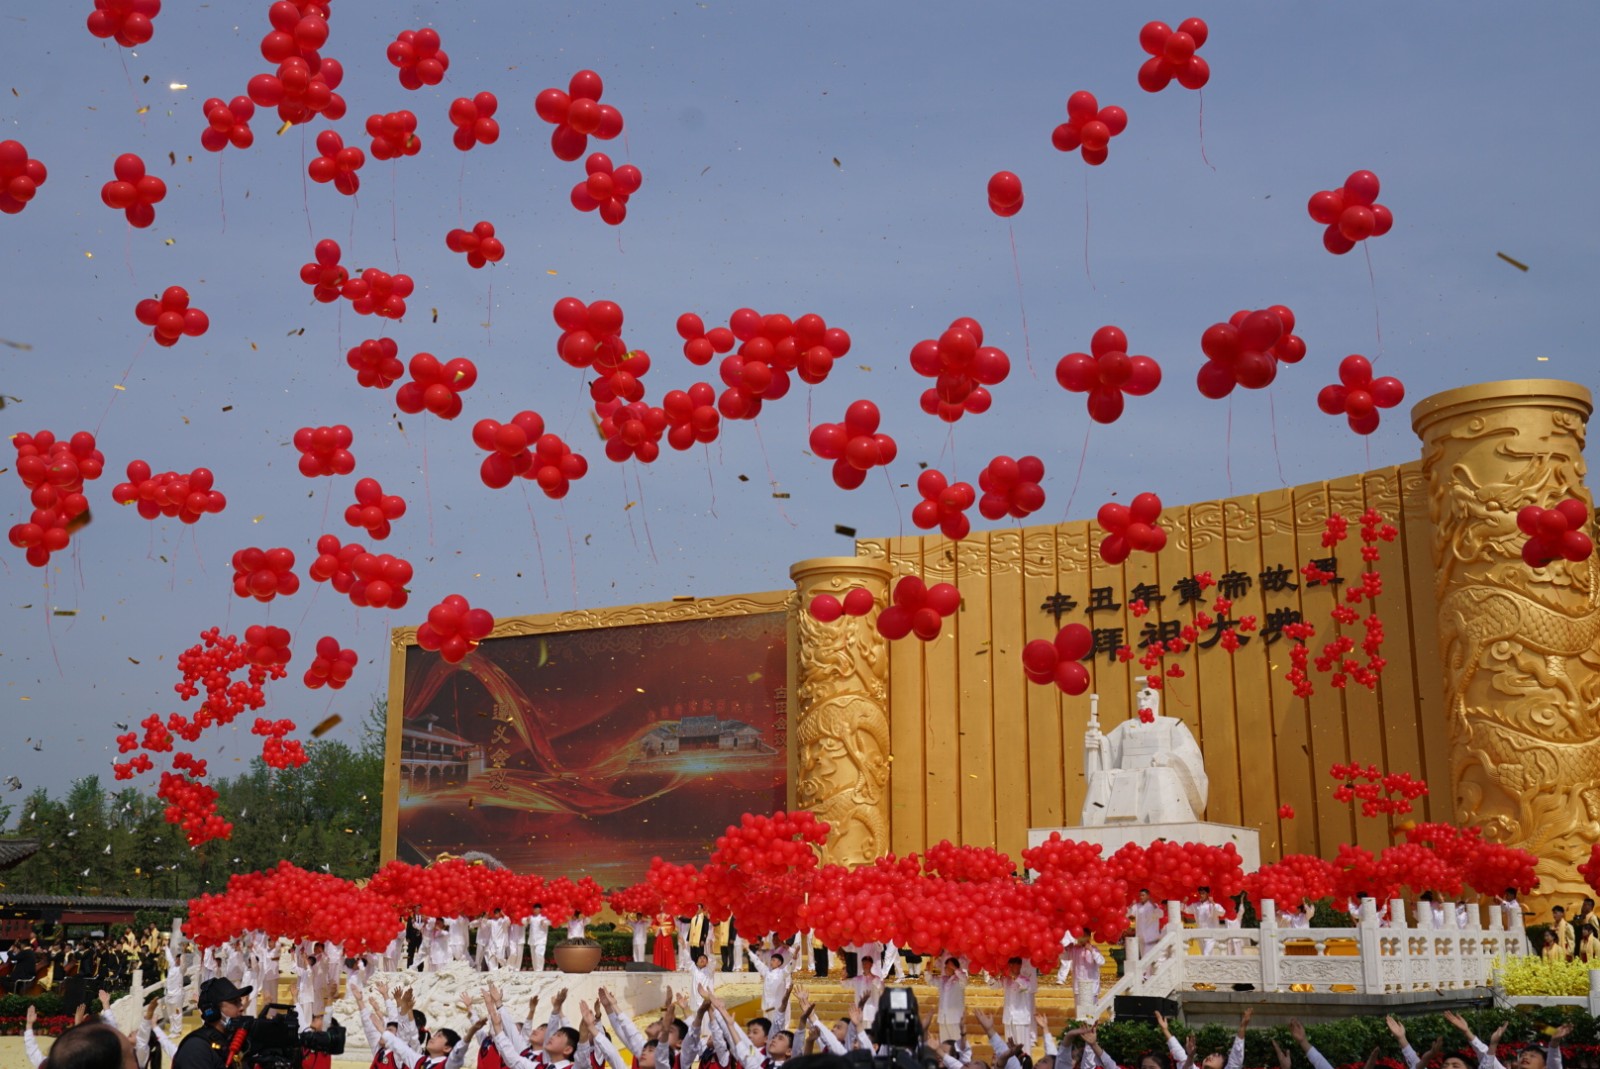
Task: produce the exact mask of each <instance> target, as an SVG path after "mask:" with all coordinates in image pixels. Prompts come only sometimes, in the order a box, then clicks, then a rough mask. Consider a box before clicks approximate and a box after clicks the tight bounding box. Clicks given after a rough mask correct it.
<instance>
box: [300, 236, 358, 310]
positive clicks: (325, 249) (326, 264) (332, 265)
mask: <svg viewBox="0 0 1600 1069" xmlns="http://www.w3.org/2000/svg"><path fill="white" fill-rule="evenodd" d="M314 255H315V256H316V259H315V260H314V261H313V262H311V263H308V264H301V265H300V281H301V282H304V283H305V284H306V285H308V286H310V287H311V295H312V296H313V297H315V298H316V299H317V300H318V301H320V302H321V303H323V304H332V303H333V302H334V301H337V300H338V299H339V298H340V297H342V296H344V287H345V284H346V283H348V282H349V281H350V272H349V271H347V270H345V269H344V268H343V267H342V266H340V264H339V257H340V256H341V255H342V253H341V252H340V249H339V243H338V242H337V241H334V240H333V239H332V238H323V239H322V240H321V241H319V242H317V247H316V250H315V252H314Z"/></svg>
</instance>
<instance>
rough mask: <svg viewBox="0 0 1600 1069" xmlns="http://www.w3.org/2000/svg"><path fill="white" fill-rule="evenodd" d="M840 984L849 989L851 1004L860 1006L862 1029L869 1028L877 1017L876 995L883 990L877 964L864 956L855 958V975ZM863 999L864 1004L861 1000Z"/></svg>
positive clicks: (845, 978) (881, 977)
mask: <svg viewBox="0 0 1600 1069" xmlns="http://www.w3.org/2000/svg"><path fill="white" fill-rule="evenodd" d="M840 983H842V984H843V985H844V986H845V987H846V988H848V989H849V991H850V994H851V1000H850V1001H851V1004H852V1005H860V1006H861V1020H862V1027H863V1028H871V1027H872V1022H873V1021H874V1020H876V1019H877V1017H878V993H879V992H880V991H882V990H883V974H882V973H881V972H879V971H878V963H877V962H875V961H873V960H872V958H871V957H869V956H868V955H865V954H859V955H857V956H856V974H855V975H854V976H846V977H844V978H843V979H842V980H841V981H840ZM863 999H865V1000H866V1001H865V1004H862V1000H863Z"/></svg>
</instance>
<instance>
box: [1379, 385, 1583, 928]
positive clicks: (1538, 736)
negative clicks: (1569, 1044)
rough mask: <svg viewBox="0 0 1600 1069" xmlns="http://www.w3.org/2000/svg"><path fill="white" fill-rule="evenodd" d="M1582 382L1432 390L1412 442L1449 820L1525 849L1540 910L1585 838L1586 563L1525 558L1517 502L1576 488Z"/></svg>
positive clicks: (1563, 890)
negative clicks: (1434, 624) (1430, 587)
mask: <svg viewBox="0 0 1600 1069" xmlns="http://www.w3.org/2000/svg"><path fill="white" fill-rule="evenodd" d="M1592 410H1593V403H1592V400H1591V398H1590V396H1589V391H1588V390H1586V389H1584V388H1583V387H1582V386H1579V385H1576V384H1574V383H1570V382H1559V381H1555V380H1549V379H1531V380H1519V381H1513V382H1491V383H1484V384H1481V385H1476V386H1467V387H1462V388H1461V389H1456V390H1449V391H1446V392H1445V393H1440V394H1435V395H1434V396H1432V397H1429V398H1427V399H1426V400H1424V401H1422V402H1421V403H1419V404H1418V405H1417V406H1416V407H1415V408H1414V409H1413V410H1412V413H1411V422H1412V426H1413V428H1414V429H1415V430H1416V432H1417V434H1418V435H1419V436H1420V437H1421V438H1422V442H1423V450H1422V467H1423V471H1424V472H1425V473H1426V476H1427V479H1428V505H1429V516H1430V519H1431V520H1432V523H1433V563H1434V603H1435V608H1436V612H1437V614H1438V621H1439V654H1440V658H1441V660H1442V661H1443V664H1442V669H1443V679H1444V694H1445V701H1446V709H1445V711H1446V718H1447V722H1448V724H1449V731H1450V755H1451V765H1450V773H1451V774H1450V781H1451V785H1452V787H1453V789H1454V794H1455V799H1454V801H1455V817H1456V820H1457V822H1459V823H1462V824H1469V825H1476V826H1478V827H1481V828H1482V829H1483V831H1484V836H1485V838H1486V839H1490V840H1493V841H1497V842H1503V843H1506V844H1508V845H1512V846H1519V847H1522V848H1524V849H1526V850H1529V851H1531V852H1532V853H1533V854H1534V855H1535V856H1537V857H1538V858H1539V876H1540V886H1539V890H1538V894H1537V895H1536V896H1535V898H1534V899H1533V900H1531V901H1530V905H1533V906H1534V907H1535V908H1539V909H1540V910H1541V911H1543V909H1546V908H1548V906H1549V905H1550V904H1552V903H1553V902H1556V901H1561V902H1565V903H1567V904H1568V905H1569V906H1570V904H1571V901H1572V899H1573V898H1574V897H1575V896H1577V895H1580V894H1582V893H1583V892H1584V890H1585V888H1584V882H1583V880H1582V878H1581V877H1579V876H1578V874H1577V871H1576V868H1577V866H1578V865H1579V864H1581V863H1582V862H1583V861H1584V860H1586V859H1587V858H1588V855H1589V847H1590V844H1591V843H1593V842H1595V841H1596V838H1597V836H1600V565H1597V562H1596V561H1595V560H1594V559H1593V558H1591V559H1590V560H1587V561H1582V562H1579V563H1568V562H1566V561H1556V562H1554V563H1552V564H1550V565H1548V566H1546V567H1544V568H1530V567H1529V566H1528V565H1527V564H1525V563H1523V561H1522V558H1521V549H1522V544H1523V543H1524V542H1525V541H1526V540H1527V536H1526V535H1524V534H1523V533H1522V532H1521V531H1520V530H1519V529H1518V528H1517V512H1518V510H1520V509H1522V508H1523V507H1525V506H1527V505H1538V506H1541V507H1544V508H1549V507H1551V506H1553V505H1555V504H1556V502H1558V501H1561V500H1562V499H1564V498H1569V497H1574V498H1578V499H1580V500H1582V501H1584V502H1585V503H1586V504H1588V503H1589V502H1590V497H1589V492H1588V490H1587V489H1585V487H1584V462H1583V445H1584V432H1585V427H1586V424H1587V421H1588V418H1589V414H1590V412H1591V411H1592Z"/></svg>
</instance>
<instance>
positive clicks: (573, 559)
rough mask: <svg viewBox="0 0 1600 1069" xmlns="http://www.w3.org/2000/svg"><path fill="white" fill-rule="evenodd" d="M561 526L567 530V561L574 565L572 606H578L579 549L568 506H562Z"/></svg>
mask: <svg viewBox="0 0 1600 1069" xmlns="http://www.w3.org/2000/svg"><path fill="white" fill-rule="evenodd" d="M561 526H562V528H563V529H564V530H565V531H566V532H567V563H568V564H569V565H571V567H572V607H573V608H574V609H576V608H577V607H578V549H577V546H576V544H575V543H574V542H573V541H572V525H571V524H570V523H568V522H567V507H566V506H565V505H562V506H561Z"/></svg>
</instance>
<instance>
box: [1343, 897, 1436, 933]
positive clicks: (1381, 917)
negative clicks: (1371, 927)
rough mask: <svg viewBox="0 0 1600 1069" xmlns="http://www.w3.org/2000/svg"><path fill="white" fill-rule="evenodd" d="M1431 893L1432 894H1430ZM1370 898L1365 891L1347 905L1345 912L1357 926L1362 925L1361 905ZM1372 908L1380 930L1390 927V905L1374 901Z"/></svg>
mask: <svg viewBox="0 0 1600 1069" xmlns="http://www.w3.org/2000/svg"><path fill="white" fill-rule="evenodd" d="M1429 893H1430V894H1431V893H1432V892H1429ZM1369 898H1372V896H1371V895H1369V894H1367V893H1366V892H1365V891H1362V892H1360V893H1359V894H1357V895H1356V896H1355V897H1354V898H1352V899H1350V901H1349V902H1347V903H1345V912H1346V913H1348V914H1350V919H1351V921H1353V922H1354V923H1356V924H1360V923H1361V903H1362V902H1364V901H1366V900H1367V899H1369ZM1372 908H1373V910H1374V912H1376V913H1377V914H1378V927H1379V928H1387V927H1389V906H1388V904H1387V903H1384V902H1379V901H1378V900H1376V899H1373V902H1372Z"/></svg>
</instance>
